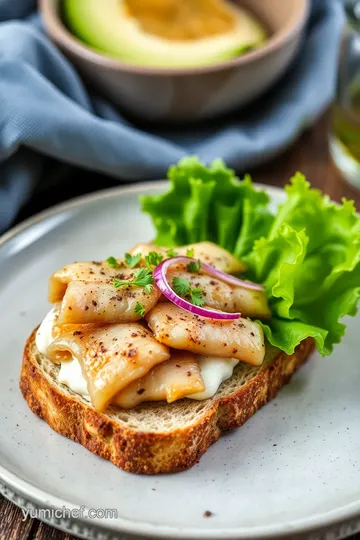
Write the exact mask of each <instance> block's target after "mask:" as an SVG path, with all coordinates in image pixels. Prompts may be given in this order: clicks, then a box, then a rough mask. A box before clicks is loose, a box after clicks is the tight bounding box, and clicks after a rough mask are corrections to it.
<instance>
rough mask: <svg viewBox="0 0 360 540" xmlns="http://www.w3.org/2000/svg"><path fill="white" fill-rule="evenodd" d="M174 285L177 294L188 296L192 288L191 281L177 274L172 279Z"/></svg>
mask: <svg viewBox="0 0 360 540" xmlns="http://www.w3.org/2000/svg"><path fill="white" fill-rule="evenodd" d="M172 286H173V289H174V291H175V292H176V294H178V295H179V296H186V295H187V294H188V292H189V289H190V283H189V282H188V280H187V279H183V278H181V277H178V276H175V277H174V279H173V280H172Z"/></svg>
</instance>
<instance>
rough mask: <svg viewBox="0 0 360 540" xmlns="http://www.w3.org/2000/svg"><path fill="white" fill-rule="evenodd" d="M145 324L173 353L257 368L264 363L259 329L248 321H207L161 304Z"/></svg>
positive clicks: (263, 344)
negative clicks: (174, 351)
mask: <svg viewBox="0 0 360 540" xmlns="http://www.w3.org/2000/svg"><path fill="white" fill-rule="evenodd" d="M146 320H147V322H148V325H149V327H150V328H151V330H152V331H153V333H154V336H155V338H156V339H157V340H158V341H160V343H164V344H165V345H168V346H169V347H172V348H173V349H181V350H185V351H191V352H193V353H197V354H201V355H203V356H219V357H223V358H236V359H237V360H241V361H242V362H245V363H247V364H251V365H253V366H260V365H261V364H262V362H263V360H264V355H265V343H264V334H263V331H262V328H261V326H260V325H259V324H258V323H256V322H253V321H250V320H248V319H242V318H240V319H236V320H235V321H220V320H217V319H208V318H205V317H199V316H198V315H194V314H192V313H190V312H188V311H185V310H184V309H181V308H179V307H177V306H175V305H174V304H172V303H171V302H168V303H166V302H163V303H159V304H157V305H156V306H155V307H154V308H153V309H152V310H151V311H150V312H149V313H148V314H147V316H146Z"/></svg>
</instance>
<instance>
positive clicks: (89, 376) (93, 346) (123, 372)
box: [48, 323, 170, 411]
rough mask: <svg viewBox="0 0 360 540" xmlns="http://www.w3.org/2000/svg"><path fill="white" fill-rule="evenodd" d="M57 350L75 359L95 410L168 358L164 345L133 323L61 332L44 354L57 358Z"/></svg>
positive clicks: (105, 405)
mask: <svg viewBox="0 0 360 540" xmlns="http://www.w3.org/2000/svg"><path fill="white" fill-rule="evenodd" d="M61 353H65V354H68V355H69V353H70V355H71V356H72V357H74V358H76V359H77V360H78V361H79V363H80V366H81V370H82V373H83V375H84V378H85V380H86V382H87V387H88V391H89V394H90V397H91V401H92V404H93V406H94V407H95V409H96V410H98V411H103V410H104V409H106V407H107V405H108V404H109V403H110V401H111V400H112V399H113V397H114V396H115V395H116V394H117V393H118V392H120V391H121V390H122V389H123V388H125V387H126V386H128V385H129V384H130V383H131V382H132V381H134V380H136V379H139V378H140V377H143V376H144V375H146V373H148V372H149V371H150V369H151V368H153V367H154V366H155V365H157V364H160V363H161V362H165V361H166V360H168V359H169V358H170V352H169V349H168V347H166V346H165V345H162V344H161V343H158V342H157V341H156V340H155V339H154V336H153V335H152V334H151V332H149V330H147V329H145V328H144V327H143V326H142V325H141V324H136V323H134V324H114V325H108V326H104V327H101V328H98V329H96V330H94V329H91V330H88V329H84V330H77V331H74V332H69V333H68V334H63V335H62V336H60V337H59V338H57V339H55V341H53V342H52V343H51V345H50V346H49V348H48V357H49V358H50V360H52V361H54V362H57V361H58V359H59V355H61Z"/></svg>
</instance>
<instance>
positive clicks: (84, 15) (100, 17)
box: [63, 0, 266, 68]
mask: <svg viewBox="0 0 360 540" xmlns="http://www.w3.org/2000/svg"><path fill="white" fill-rule="evenodd" d="M179 1H184V0H179ZM226 6H227V9H228V10H230V11H231V12H232V13H233V17H234V21H235V22H234V27H233V29H232V30H231V31H230V32H227V33H224V34H218V35H213V36H209V37H203V38H200V39H196V40H192V41H185V40H184V41H179V40H177V41H173V40H170V39H165V38H162V37H159V36H157V35H154V34H150V33H146V32H144V31H143V30H142V28H141V27H140V25H139V24H138V21H137V20H136V19H134V18H132V17H130V16H129V15H128V11H127V10H126V6H125V3H124V1H123V0H64V1H63V17H64V20H65V23H66V25H67V26H68V28H69V29H70V31H71V32H72V33H73V34H75V35H76V36H77V37H78V38H79V39H81V40H82V41H84V42H85V43H87V44H88V45H90V46H91V47H92V48H94V49H96V50H98V51H99V52H102V53H104V54H106V55H108V56H111V57H114V58H118V59H121V60H123V61H125V62H128V63H131V64H135V65H138V66H148V67H160V68H161V67H164V68H168V67H173V68H180V67H197V66H206V65H211V64H216V63H218V62H220V61H222V60H227V59H230V58H233V57H236V56H238V55H240V54H242V53H243V52H245V51H247V50H249V49H250V48H254V47H257V46H259V45H260V44H261V43H263V42H264V40H265V39H266V31H265V29H264V27H263V26H262V25H261V24H260V23H259V22H258V21H257V20H256V19H255V18H254V17H252V16H251V15H250V14H249V13H248V12H246V11H245V10H242V9H241V8H238V7H234V6H233V5H232V4H230V3H227V4H226Z"/></svg>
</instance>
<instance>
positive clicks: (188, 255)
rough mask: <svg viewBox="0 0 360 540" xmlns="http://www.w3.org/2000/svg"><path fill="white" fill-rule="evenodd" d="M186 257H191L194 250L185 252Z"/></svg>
mask: <svg viewBox="0 0 360 540" xmlns="http://www.w3.org/2000/svg"><path fill="white" fill-rule="evenodd" d="M186 256H187V257H193V256H194V248H190V249H187V250H186Z"/></svg>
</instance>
